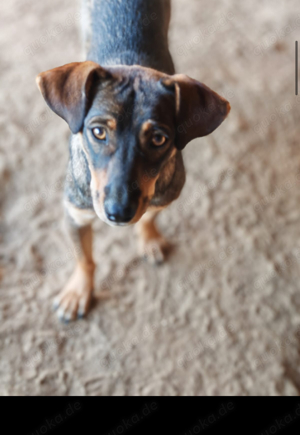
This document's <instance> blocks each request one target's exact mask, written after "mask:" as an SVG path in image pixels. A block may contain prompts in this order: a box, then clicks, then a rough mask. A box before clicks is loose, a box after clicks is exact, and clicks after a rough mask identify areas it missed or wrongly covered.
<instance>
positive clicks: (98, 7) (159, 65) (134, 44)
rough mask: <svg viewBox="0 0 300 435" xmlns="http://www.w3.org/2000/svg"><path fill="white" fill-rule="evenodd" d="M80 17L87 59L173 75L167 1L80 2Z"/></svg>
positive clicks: (101, 63)
mask: <svg viewBox="0 0 300 435" xmlns="http://www.w3.org/2000/svg"><path fill="white" fill-rule="evenodd" d="M83 17H84V20H83V30H84V39H85V47H86V58H87V59H88V60H93V61H94V62H97V63H99V64H100V65H102V66H105V65H118V64H122V65H136V64H137V65H141V66H146V67H151V68H154V69H157V70H159V71H162V72H165V73H168V74H173V73H174V66H173V62H172V59H171V56H170V53H169V50H168V27H169V21H170V0H83Z"/></svg>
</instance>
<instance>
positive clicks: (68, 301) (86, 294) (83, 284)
mask: <svg viewBox="0 0 300 435" xmlns="http://www.w3.org/2000/svg"><path fill="white" fill-rule="evenodd" d="M92 290H93V285H92V279H91V277H90V276H89V275H87V274H84V273H81V274H78V273H77V274H74V275H73V276H72V277H71V278H70V280H69V282H68V283H67V285H66V287H65V288H64V290H63V291H62V292H61V293H60V294H59V295H58V296H57V297H56V298H55V299H54V303H53V308H54V309H55V310H57V316H58V318H59V319H60V320H61V321H62V322H65V323H68V322H70V321H71V320H75V319H77V318H81V317H83V316H85V315H86V314H87V312H88V308H89V305H90V301H91V297H92Z"/></svg>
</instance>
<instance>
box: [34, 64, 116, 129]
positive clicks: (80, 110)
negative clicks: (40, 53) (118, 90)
mask: <svg viewBox="0 0 300 435" xmlns="http://www.w3.org/2000/svg"><path fill="white" fill-rule="evenodd" d="M110 77H111V74H110V73H109V72H108V71H106V70H105V69H104V68H102V67H101V66H100V65H98V64H97V63H95V62H92V61H86V62H73V63H68V64H67V65H63V66H60V67H58V68H54V69H50V70H48V71H45V72H42V73H41V74H39V75H38V76H37V78H36V82H37V85H38V87H39V89H40V91H41V93H42V95H43V97H44V99H45V101H46V103H47V104H48V106H49V107H50V109H52V110H53V112H55V113H56V114H57V115H59V116H60V117H61V118H63V119H64V120H65V121H67V123H68V124H69V127H70V129H71V131H72V133H74V134H75V133H78V132H79V131H80V130H81V129H82V126H83V122H84V118H85V116H86V114H87V112H88V110H89V109H90V107H91V103H92V99H93V95H92V94H93V89H95V85H96V84H97V83H99V81H100V80H106V79H109V78H110Z"/></svg>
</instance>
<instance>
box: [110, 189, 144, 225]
mask: <svg viewBox="0 0 300 435" xmlns="http://www.w3.org/2000/svg"><path fill="white" fill-rule="evenodd" d="M104 191H105V200H104V210H105V213H106V216H107V218H108V219H109V220H110V221H111V222H115V223H128V222H130V221H131V220H132V219H133V218H134V216H135V214H136V212H137V209H138V204H139V192H129V191H128V190H127V189H126V188H125V187H124V186H122V187H120V188H118V187H116V186H110V185H108V186H106V187H105V189H104Z"/></svg>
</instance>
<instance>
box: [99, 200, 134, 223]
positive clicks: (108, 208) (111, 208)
mask: <svg viewBox="0 0 300 435" xmlns="http://www.w3.org/2000/svg"><path fill="white" fill-rule="evenodd" d="M136 210H137V204H134V203H132V204H129V205H128V206H126V207H123V206H122V205H121V204H118V203H110V202H108V203H107V204H105V213H106V216H107V217H108V219H109V220H110V221H112V222H116V223H127V222H129V221H131V219H132V218H133V217H134V215H135V213H136Z"/></svg>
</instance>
